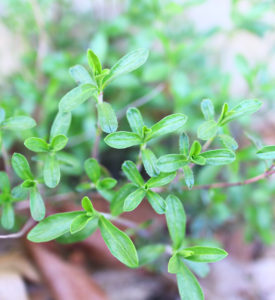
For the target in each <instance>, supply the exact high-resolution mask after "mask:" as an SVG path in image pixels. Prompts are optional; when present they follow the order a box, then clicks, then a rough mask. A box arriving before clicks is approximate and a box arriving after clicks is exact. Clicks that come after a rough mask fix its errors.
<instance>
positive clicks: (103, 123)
mask: <svg viewBox="0 0 275 300" xmlns="http://www.w3.org/2000/svg"><path fill="white" fill-rule="evenodd" d="M97 113H98V121H99V124H100V127H101V129H102V130H103V131H104V132H106V133H112V132H115V131H116V130H117V126H118V123H117V118H116V114H115V112H114V110H113V108H112V106H111V105H110V104H109V103H107V102H101V103H99V104H98V105H97Z"/></svg>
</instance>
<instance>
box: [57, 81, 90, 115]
mask: <svg viewBox="0 0 275 300" xmlns="http://www.w3.org/2000/svg"><path fill="white" fill-rule="evenodd" d="M95 93H96V89H95V88H94V86H92V85H91V84H81V85H79V86H77V87H76V88H74V89H72V90H71V91H69V92H68V93H67V94H66V95H65V96H63V97H62V99H61V100H60V102H59V110H60V111H61V112H62V113H66V112H71V111H72V110H73V109H75V108H76V107H77V106H79V105H80V104H82V103H83V102H85V101H86V100H87V99H88V98H90V97H93V96H94V95H95Z"/></svg>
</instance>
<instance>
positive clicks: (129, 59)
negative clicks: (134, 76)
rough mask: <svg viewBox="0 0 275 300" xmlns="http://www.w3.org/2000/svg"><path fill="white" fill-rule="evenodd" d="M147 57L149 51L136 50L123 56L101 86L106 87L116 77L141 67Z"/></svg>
mask: <svg viewBox="0 0 275 300" xmlns="http://www.w3.org/2000/svg"><path fill="white" fill-rule="evenodd" d="M148 55H149V51H148V50H147V49H143V48H140V49H136V50H133V51H131V52H129V53H128V54H126V55H125V56H123V57H122V58H121V59H120V60H119V61H118V62H117V63H116V64H115V65H114V66H113V67H112V68H111V70H110V73H109V75H107V76H106V77H105V78H104V80H103V84H104V86H106V85H107V84H109V83H110V82H111V81H113V80H114V79H116V78H117V77H118V76H121V75H123V74H126V73H129V72H132V71H134V70H136V69H137V68H139V67H140V66H142V65H143V64H144V63H145V62H146V60H147V58H148Z"/></svg>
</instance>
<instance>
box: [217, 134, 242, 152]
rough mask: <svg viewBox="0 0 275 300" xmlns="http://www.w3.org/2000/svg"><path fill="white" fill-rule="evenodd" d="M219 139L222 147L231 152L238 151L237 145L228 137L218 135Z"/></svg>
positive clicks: (226, 135)
mask: <svg viewBox="0 0 275 300" xmlns="http://www.w3.org/2000/svg"><path fill="white" fill-rule="evenodd" d="M219 138H220V140H221V142H222V144H223V145H224V147H226V148H228V149H230V150H233V151H234V150H237V149H238V147H239V145H238V143H237V142H236V141H235V139H234V138H233V137H231V136H230V135H228V134H220V135H219Z"/></svg>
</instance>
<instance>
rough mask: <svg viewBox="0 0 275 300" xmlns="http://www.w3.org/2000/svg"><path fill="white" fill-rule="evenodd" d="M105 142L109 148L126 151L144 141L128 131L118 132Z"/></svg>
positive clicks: (110, 135)
mask: <svg viewBox="0 0 275 300" xmlns="http://www.w3.org/2000/svg"><path fill="white" fill-rule="evenodd" d="M104 141H105V143H106V144H107V145H108V146H110V147H112V148H116V149H125V148H128V147H132V146H136V145H140V144H141V143H142V139H141V137H140V136H139V135H138V134H136V133H134V132H127V131H117V132H113V133H111V134H108V135H107V136H106V137H105V139H104Z"/></svg>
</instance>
